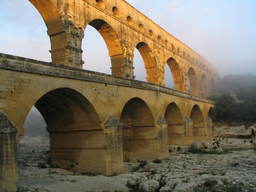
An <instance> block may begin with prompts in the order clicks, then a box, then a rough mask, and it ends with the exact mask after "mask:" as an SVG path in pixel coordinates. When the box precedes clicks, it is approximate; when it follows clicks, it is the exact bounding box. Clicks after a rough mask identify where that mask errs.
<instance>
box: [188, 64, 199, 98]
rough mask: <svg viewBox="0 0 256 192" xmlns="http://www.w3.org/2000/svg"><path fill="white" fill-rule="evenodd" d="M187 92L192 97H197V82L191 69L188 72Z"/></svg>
mask: <svg viewBox="0 0 256 192" xmlns="http://www.w3.org/2000/svg"><path fill="white" fill-rule="evenodd" d="M188 91H189V93H191V94H192V95H198V82H197V78H196V73H195V70H194V69H193V68H190V69H189V70H188Z"/></svg>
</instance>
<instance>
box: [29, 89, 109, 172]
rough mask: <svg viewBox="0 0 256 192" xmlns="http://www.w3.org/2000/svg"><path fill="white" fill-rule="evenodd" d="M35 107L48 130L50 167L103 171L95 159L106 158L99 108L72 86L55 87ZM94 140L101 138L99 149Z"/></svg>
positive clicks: (102, 167) (77, 170) (79, 170)
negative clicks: (70, 87)
mask: <svg viewBox="0 0 256 192" xmlns="http://www.w3.org/2000/svg"><path fill="white" fill-rule="evenodd" d="M34 106H35V108H36V109H37V110H38V111H39V112H40V113H41V115H42V117H43V118H44V120H45V123H46V126H47V131H48V133H49V140H50V142H49V143H50V147H49V148H50V152H49V166H53V167H60V168H64V169H68V170H71V171H75V172H81V173H90V172H94V173H100V172H103V171H102V170H103V169H104V165H100V164H99V165H98V167H97V166H95V162H96V164H97V162H100V159H101V158H102V159H104V157H103V156H104V146H105V143H104V133H103V130H102V128H101V124H100V119H99V116H98V114H97V112H96V110H95V109H94V107H93V105H92V104H91V103H90V102H89V101H88V100H87V99H86V98H85V97H84V96H83V95H82V94H80V93H79V92H77V91H75V90H73V89H69V88H60V89H55V90H52V91H50V92H48V93H46V94H45V95H43V96H42V97H41V98H40V99H39V100H38V101H37V102H36V103H35V105H34ZM35 108H33V110H34V109H35ZM25 124H26V122H25ZM37 128H38V127H36V126H35V127H32V129H37ZM95 140H97V141H99V142H98V143H97V147H96V148H97V149H95ZM74 141H76V142H74ZM93 161H95V162H93Z"/></svg>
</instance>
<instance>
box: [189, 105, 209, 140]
mask: <svg viewBox="0 0 256 192" xmlns="http://www.w3.org/2000/svg"><path fill="white" fill-rule="evenodd" d="M190 118H191V120H192V121H193V135H194V136H205V134H206V131H205V126H204V116H203V112H202V110H201V108H200V107H199V106H198V105H194V106H193V108H192V110H191V113H190Z"/></svg>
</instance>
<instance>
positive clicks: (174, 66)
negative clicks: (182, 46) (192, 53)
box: [167, 57, 185, 91]
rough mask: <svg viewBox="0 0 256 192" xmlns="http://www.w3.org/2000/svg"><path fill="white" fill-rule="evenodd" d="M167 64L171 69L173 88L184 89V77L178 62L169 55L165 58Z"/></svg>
mask: <svg viewBox="0 0 256 192" xmlns="http://www.w3.org/2000/svg"><path fill="white" fill-rule="evenodd" d="M167 65H168V66H169V68H170V70H171V73H172V76H173V81H174V86H175V89H176V90H178V91H185V82H184V77H183V73H182V70H181V68H180V65H179V64H178V62H177V61H176V60H175V59H174V58H172V57H171V58H169V59H168V60H167Z"/></svg>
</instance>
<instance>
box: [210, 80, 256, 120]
mask: <svg viewBox="0 0 256 192" xmlns="http://www.w3.org/2000/svg"><path fill="white" fill-rule="evenodd" d="M215 93H216V95H215V96H212V97H211V99H213V100H215V101H216V116H217V117H216V118H217V121H226V122H239V123H253V122H254V123H255V122H256V75H229V76H225V77H224V78H222V79H221V80H220V81H219V82H218V84H217V85H216V91H215Z"/></svg>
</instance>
